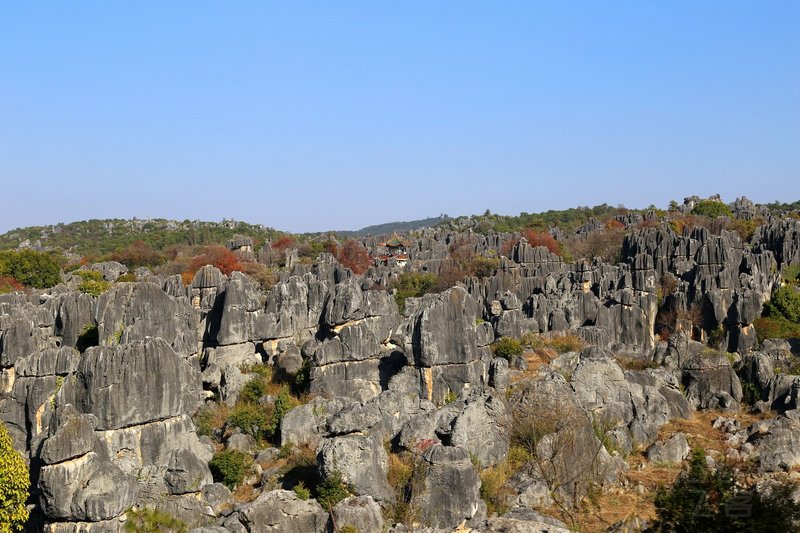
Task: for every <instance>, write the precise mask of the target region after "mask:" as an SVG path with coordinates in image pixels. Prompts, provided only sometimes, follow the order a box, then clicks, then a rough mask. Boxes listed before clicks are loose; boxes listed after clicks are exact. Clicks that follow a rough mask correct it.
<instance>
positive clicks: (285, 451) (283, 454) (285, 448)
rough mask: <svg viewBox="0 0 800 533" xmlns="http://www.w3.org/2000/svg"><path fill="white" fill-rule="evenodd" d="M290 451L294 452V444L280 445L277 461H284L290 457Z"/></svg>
mask: <svg viewBox="0 0 800 533" xmlns="http://www.w3.org/2000/svg"><path fill="white" fill-rule="evenodd" d="M292 450H294V444H292V442H291V441H290V442H287V443H285V444H283V445H281V448H280V450H278V459H286V458H287V457H289V456H290V455H292Z"/></svg>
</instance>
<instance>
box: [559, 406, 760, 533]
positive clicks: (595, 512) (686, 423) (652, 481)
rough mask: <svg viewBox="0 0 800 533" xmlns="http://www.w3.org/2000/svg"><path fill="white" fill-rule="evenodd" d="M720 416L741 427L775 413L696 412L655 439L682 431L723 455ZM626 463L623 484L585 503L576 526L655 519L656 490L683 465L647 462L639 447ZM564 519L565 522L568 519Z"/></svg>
mask: <svg viewBox="0 0 800 533" xmlns="http://www.w3.org/2000/svg"><path fill="white" fill-rule="evenodd" d="M720 416H724V417H726V418H735V419H736V420H738V421H739V423H740V425H741V426H742V427H747V426H749V425H750V424H753V423H754V422H756V421H758V420H763V419H764V418H768V417H770V416H774V414H765V415H753V414H746V413H741V414H739V413H737V414H731V413H723V412H720V411H698V412H696V413H694V416H693V417H692V418H690V419H688V420H684V419H674V420H672V421H670V422H669V423H667V424H665V425H664V426H662V427H661V429H660V430H659V435H658V438H659V440H664V439H668V438H669V437H671V436H672V435H674V434H675V433H677V432H683V433H684V434H685V435H686V439H687V441H688V442H689V444H690V445H691V446H692V447H702V448H704V449H706V450H709V451H713V452H717V453H719V454H725V452H726V451H727V450H728V448H729V447H728V445H727V443H726V442H725V433H724V432H723V431H722V430H719V429H714V428H713V427H712V426H713V423H714V420H715V419H717V418H718V417H720ZM626 462H627V463H628V471H627V472H626V474H625V478H626V480H627V484H626V486H625V487H621V488H618V487H615V488H611V489H609V490H607V491H606V492H604V493H603V494H601V495H600V496H599V498H598V499H597V500H596V503H597V506H592V505H591V504H588V502H587V503H586V504H585V506H584V508H583V509H582V510H581V512H580V513H578V514H577V516H576V523H575V526H576V528H577V529H578V530H579V531H581V532H585V533H592V532H600V531H605V530H606V529H607V528H608V527H609V526H610V525H611V524H614V523H616V522H618V521H620V520H623V519H633V518H637V517H638V518H643V519H653V518H655V516H656V510H655V505H654V504H653V497H654V496H655V492H656V490H658V487H659V486H661V485H664V486H670V485H672V484H673V483H674V482H675V479H676V478H677V477H678V475H679V474H680V472H681V470H682V465H669V464H661V463H652V462H648V461H647V460H646V458H645V456H644V452H643V451H642V450H638V451H635V452H633V453H631V454H630V455H629V456H628V457H627V459H626ZM639 485H641V487H643V489H644V490H642V488H639V489H638V490H637V487H638V486H639ZM544 512H546V514H550V515H552V516H554V517H556V518H559V519H560V520H565V519H567V518H568V517H565V516H563V515H561V514H560V513H559V512H558V510H557V509H549V510H545V511H544ZM566 521H567V522H568V520H566ZM568 523H569V522H568Z"/></svg>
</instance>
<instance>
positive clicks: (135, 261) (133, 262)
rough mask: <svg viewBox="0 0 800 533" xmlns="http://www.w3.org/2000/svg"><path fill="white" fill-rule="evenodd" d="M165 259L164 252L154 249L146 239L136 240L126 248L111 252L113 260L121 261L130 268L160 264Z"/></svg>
mask: <svg viewBox="0 0 800 533" xmlns="http://www.w3.org/2000/svg"><path fill="white" fill-rule="evenodd" d="M165 259H166V258H165V256H164V254H162V253H160V252H158V251H156V250H154V249H153V248H152V247H151V246H149V245H147V244H145V242H144V241H134V242H132V243H131V244H129V245H128V246H127V247H126V248H123V249H121V250H117V251H115V252H112V254H111V260H112V261H119V262H120V263H122V264H124V265H126V266H127V267H128V268H130V269H135V268H139V267H154V266H158V265H160V264H161V263H163V262H164V260H165Z"/></svg>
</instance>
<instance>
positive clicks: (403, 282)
mask: <svg viewBox="0 0 800 533" xmlns="http://www.w3.org/2000/svg"><path fill="white" fill-rule="evenodd" d="M436 283H437V279H436V276H434V275H433V274H425V273H422V272H404V273H403V274H400V277H399V278H397V280H396V281H395V282H393V283H392V288H393V289H394V290H395V293H394V300H395V302H396V303H397V308H398V309H399V310H400V312H401V313H402V312H403V311H404V310H405V306H406V298H413V297H417V296H422V295H423V294H427V293H429V292H433V290H434V289H435V288H436Z"/></svg>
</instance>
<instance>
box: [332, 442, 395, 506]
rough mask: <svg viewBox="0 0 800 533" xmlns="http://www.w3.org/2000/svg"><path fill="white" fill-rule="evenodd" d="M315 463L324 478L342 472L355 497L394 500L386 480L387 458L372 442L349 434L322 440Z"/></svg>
mask: <svg viewBox="0 0 800 533" xmlns="http://www.w3.org/2000/svg"><path fill="white" fill-rule="evenodd" d="M317 462H318V465H319V470H320V472H321V473H322V475H323V476H330V475H331V474H333V472H335V471H339V472H341V474H342V478H343V479H344V481H345V482H346V483H348V484H349V485H350V486H351V487H352V488H353V491H354V492H355V493H356V494H357V495H361V496H365V495H370V496H372V497H373V498H375V500H377V501H381V502H386V501H392V500H393V499H394V492H393V491H392V488H391V487H390V486H389V483H388V482H387V480H386V472H387V463H388V457H387V455H386V451H385V450H384V449H383V443H382V442H381V441H379V440H377V439H375V438H372V437H369V436H366V435H358V434H352V435H344V436H341V437H333V438H326V439H323V440H322V442H321V443H320V446H319V449H318V453H317Z"/></svg>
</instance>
